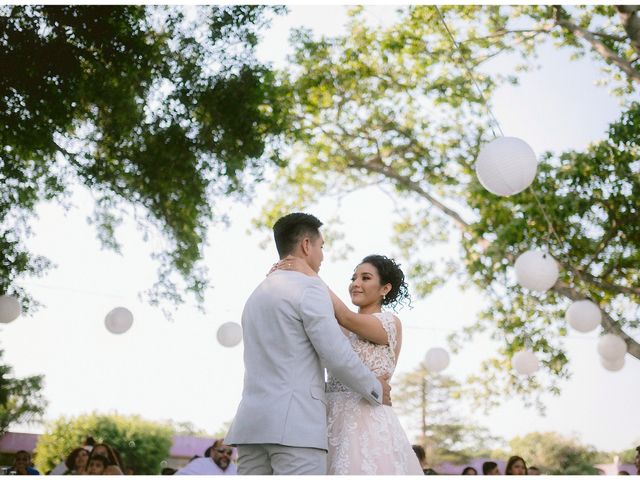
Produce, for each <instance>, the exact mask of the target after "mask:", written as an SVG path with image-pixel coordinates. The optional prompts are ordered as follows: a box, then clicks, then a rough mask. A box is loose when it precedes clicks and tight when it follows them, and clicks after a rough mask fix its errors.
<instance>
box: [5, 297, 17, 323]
mask: <svg viewBox="0 0 640 480" xmlns="http://www.w3.org/2000/svg"><path fill="white" fill-rule="evenodd" d="M21 313H22V305H20V300H18V299H17V298H16V297H14V296H13V295H2V296H0V323H10V322H13V321H14V320H15V319H16V318H18V317H19V316H20V314H21Z"/></svg>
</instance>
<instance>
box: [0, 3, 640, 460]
mask: <svg viewBox="0 0 640 480" xmlns="http://www.w3.org/2000/svg"><path fill="white" fill-rule="evenodd" d="M290 10H291V11H290V13H289V15H288V16H286V17H281V18H276V19H275V20H274V21H273V24H272V28H271V30H270V31H269V32H267V33H265V34H264V35H263V37H264V38H263V41H262V43H261V44H260V46H259V50H258V54H259V56H260V58H261V59H263V60H265V61H271V62H273V63H274V65H276V66H283V65H284V64H285V55H286V53H287V52H290V47H289V46H288V42H287V39H288V34H289V31H290V29H291V28H292V27H298V26H302V25H304V26H307V27H309V28H312V29H313V30H314V31H315V32H322V33H325V34H328V35H333V34H339V33H340V32H341V31H342V29H343V25H344V23H345V21H346V16H345V7H343V6H340V5H332V6H323V7H309V6H299V7H290ZM367 12H368V13H367V15H368V17H369V20H370V21H371V22H374V23H375V22H378V23H385V22H387V23H388V22H389V21H391V20H392V19H393V8H390V7H381V6H376V7H368V9H367ZM502 62H503V63H499V62H498V63H496V64H495V65H493V66H492V68H496V69H502V68H508V67H509V64H508V61H507V60H505V61H502ZM540 63H541V64H542V67H541V68H540V69H538V70H535V71H533V72H530V73H527V74H524V75H523V76H522V77H521V82H520V85H518V86H504V87H501V88H500V89H499V90H498V91H497V92H496V95H495V97H494V100H493V113H494V115H495V116H496V117H497V119H498V121H499V122H500V125H501V127H502V129H503V131H504V133H505V135H509V136H517V137H520V138H522V139H524V140H525V141H527V143H529V144H530V145H531V146H532V147H533V149H534V151H535V152H536V153H538V154H540V153H542V152H543V151H545V150H555V151H559V150H563V149H568V148H576V149H581V148H584V147H585V146H586V145H588V143H589V142H591V141H595V140H597V139H599V138H602V136H603V135H604V131H605V128H606V125H607V123H608V122H610V121H611V120H613V119H615V118H616V117H617V115H618V112H619V109H620V107H619V105H618V103H617V100H616V99H615V98H613V97H611V96H610V95H609V94H608V92H607V89H606V88H604V87H596V86H595V85H594V83H595V81H596V80H597V79H598V78H599V77H600V74H599V72H598V70H597V67H596V66H595V65H594V64H592V63H591V62H589V61H588V60H584V59H583V60H581V61H578V62H571V61H569V52H566V51H558V50H556V49H554V48H551V47H548V48H545V49H543V51H542V52H541V54H540ZM268 195H269V189H268V186H267V185H264V186H261V187H259V188H258V189H257V191H256V196H255V198H254V200H253V201H252V202H251V203H234V202H231V201H230V200H221V201H220V202H219V203H218V205H217V208H219V209H224V210H227V211H228V214H229V217H230V218H231V225H230V226H229V227H228V228H227V227H224V226H223V225H219V224H216V225H214V226H212V227H211V229H210V232H209V246H208V247H207V248H206V249H205V260H206V264H207V266H208V267H209V269H210V272H211V284H212V286H213V288H212V289H210V290H209V291H208V292H207V295H206V300H205V309H206V313H201V312H199V311H198V310H197V309H196V308H194V307H193V306H185V307H181V308H179V309H178V310H177V312H176V313H175V315H174V319H173V320H172V321H170V320H167V319H166V318H165V317H164V316H163V314H162V313H161V311H160V310H159V309H157V308H154V307H151V306H149V305H147V304H145V303H143V302H140V301H139V300H138V293H139V292H141V291H143V290H145V289H147V288H149V287H150V286H151V285H152V284H153V282H154V281H155V264H154V262H153V261H152V260H151V258H150V253H151V252H152V251H153V250H154V249H157V248H158V247H159V246H160V245H162V242H163V240H162V238H161V237H160V235H158V234H153V233H152V234H151V236H150V238H149V239H148V241H147V242H145V241H143V239H142V234H141V232H139V231H138V230H137V229H136V226H135V224H134V222H132V221H125V223H124V224H123V225H122V227H121V228H120V230H119V231H118V232H117V238H118V239H119V240H120V241H121V243H122V244H123V249H122V255H118V254H115V253H113V252H110V251H104V250H101V249H100V247H99V244H98V241H97V240H96V238H95V230H94V229H93V227H92V226H90V225H88V224H87V221H86V218H87V217H89V216H90V215H91V211H92V204H93V197H92V195H91V192H89V191H87V190H86V189H84V188H82V187H78V188H76V189H75V190H74V194H73V196H72V198H71V199H70V202H71V203H72V206H71V207H70V208H69V209H68V210H66V209H65V208H63V207H62V206H61V205H59V204H57V203H42V204H41V205H39V207H38V209H37V214H38V219H37V220H35V221H34V223H33V232H34V235H33V236H32V237H31V238H30V239H29V240H28V245H29V247H30V248H31V249H32V250H33V251H34V252H37V253H39V254H42V255H45V256H47V257H48V258H50V259H51V260H52V261H53V262H54V263H55V264H56V265H57V268H55V269H53V270H51V271H50V272H49V273H48V274H47V275H46V276H45V277H44V278H37V279H28V280H25V281H24V282H23V283H22V284H23V286H25V287H26V288H28V289H29V290H30V291H31V292H32V293H33V294H34V295H35V296H36V298H37V299H38V300H40V301H41V302H42V303H43V304H44V305H45V307H43V308H42V309H41V310H40V311H38V312H37V313H35V314H34V315H33V316H29V317H26V316H23V317H20V318H18V319H17V320H16V321H14V322H12V323H11V324H8V325H2V326H0V347H1V348H4V350H5V360H6V361H7V362H8V363H9V364H10V365H12V366H13V367H14V371H15V373H16V374H17V375H18V376H25V375H32V374H44V375H45V388H44V392H43V393H44V396H45V397H46V398H47V399H48V400H49V407H48V410H47V415H46V418H47V419H48V420H52V419H55V418H58V417H59V416H61V415H65V416H77V415H79V414H84V413H90V412H93V411H95V412H100V413H113V412H119V413H122V414H138V415H141V416H142V417H144V418H146V419H150V420H167V419H172V420H174V421H177V422H191V423H192V424H193V425H194V426H195V427H196V428H198V429H202V430H205V431H207V432H210V433H213V432H216V431H218V430H219V429H220V427H221V426H222V425H223V424H224V423H225V422H228V421H229V420H231V419H232V418H233V415H234V413H235V410H236V407H237V405H238V402H239V400H240V396H241V391H242V378H243V366H242V351H243V349H242V345H239V346H237V347H234V348H225V347H222V346H221V345H219V344H218V343H217V341H216V330H217V328H218V327H219V326H220V325H221V324H223V323H225V322H228V321H237V322H239V321H240V316H241V312H242V307H243V304H244V301H245V300H246V298H247V297H248V296H249V295H250V293H251V291H252V290H253V289H254V288H255V286H256V285H257V284H258V283H259V282H260V281H261V280H262V279H263V278H264V276H265V274H266V273H267V271H268V270H269V267H270V265H271V264H272V263H273V262H274V261H275V260H276V255H275V248H274V246H273V243H272V242H267V248H266V249H262V248H260V246H259V244H260V243H261V242H262V241H263V240H264V239H265V237H266V235H267V234H266V233H265V232H256V231H253V230H252V229H251V226H250V220H251V218H252V217H253V215H255V212H256V211H257V210H258V209H259V207H260V206H261V205H263V204H264V202H265V200H266V198H268ZM309 211H310V213H313V214H315V215H317V216H318V217H319V218H321V219H323V218H329V217H330V216H333V214H334V212H335V211H338V213H339V215H340V217H341V220H342V222H343V225H344V229H343V231H344V233H345V237H346V239H347V240H348V242H349V243H350V244H351V245H352V246H353V247H354V251H353V252H352V253H350V254H349V255H348V257H347V259H345V260H337V259H334V258H332V255H331V252H330V251H329V252H325V254H326V255H325V261H324V263H323V266H322V270H321V275H322V277H323V278H324V280H325V281H326V282H327V283H328V284H329V285H330V286H332V287H333V289H334V291H336V292H337V293H338V294H340V295H341V296H342V297H343V299H344V300H348V297H347V295H346V288H347V284H348V281H349V278H350V276H351V272H352V269H353V267H354V266H355V265H356V264H357V262H358V261H359V259H361V258H362V257H364V256H365V255H367V254H369V253H373V252H376V253H384V254H389V253H390V252H392V251H393V250H394V248H393V246H392V245H391V244H390V242H389V238H390V234H391V225H392V221H393V205H392V202H391V200H390V199H389V198H388V197H387V196H386V195H385V194H384V193H382V192H381V191H379V190H377V189H375V188H369V189H367V190H364V191H359V192H355V193H353V194H351V195H349V196H347V197H346V198H344V199H342V200H341V201H340V203H338V202H337V201H336V200H335V199H323V200H322V201H320V202H319V203H318V204H316V205H312V206H310V208H309ZM449 248H450V249H453V250H454V251H455V249H456V246H455V243H452V245H451V246H450V247H449ZM439 253H442V252H433V255H438V254H439ZM482 305H483V298H482V295H481V294H480V293H478V292H468V291H466V292H461V291H460V290H459V289H458V288H457V287H456V285H454V284H448V285H446V286H445V287H443V288H441V289H439V290H437V291H435V292H434V293H433V294H432V295H431V296H430V297H428V298H426V299H424V300H415V301H414V308H413V309H412V310H401V311H400V312H399V316H400V318H401V319H402V321H403V325H404V327H403V328H404V330H405V335H404V345H403V350H402V353H401V355H400V359H399V362H398V366H397V370H396V372H397V373H402V372H406V371H409V370H412V369H413V368H415V367H416V366H417V365H418V364H419V363H420V362H421V361H422V359H423V358H424V355H425V353H426V351H427V350H428V349H429V348H431V347H434V346H443V347H446V337H447V336H448V335H449V334H450V333H451V332H453V331H455V330H457V329H460V328H462V327H463V326H465V325H469V324H472V323H473V322H474V318H475V315H476V314H477V312H478V311H479V309H480V308H481V306H482ZM117 306H124V307H127V308H129V309H130V310H131V311H132V312H133V314H134V319H135V320H134V324H133V326H132V328H131V329H130V330H129V331H128V332H127V333H126V334H123V335H112V334H110V333H109V332H108V331H107V330H106V329H105V328H104V316H105V315H106V314H107V313H108V312H109V311H110V310H111V309H112V308H114V307H117ZM597 336H598V334H597V332H592V333H589V334H577V333H572V334H570V335H569V337H568V338H567V339H566V346H567V351H568V356H569V358H570V360H571V368H572V370H573V376H572V378H571V379H570V380H568V381H566V382H564V383H563V384H562V385H561V387H562V394H561V396H559V397H551V396H547V397H545V398H546V405H547V415H546V416H545V417H542V416H540V415H539V414H538V413H537V412H536V411H535V410H533V409H527V408H525V407H524V405H523V403H522V401H521V400H520V399H518V398H505V399H504V402H503V404H502V405H501V406H500V407H498V408H497V409H495V410H494V411H493V412H491V413H490V414H487V415H485V414H482V413H478V412H475V413H474V415H473V417H472V420H473V422H475V423H478V424H480V425H484V426H486V427H488V428H489V429H490V431H491V432H492V433H493V434H494V435H498V436H501V437H503V438H505V439H510V438H513V437H514V436H518V435H523V434H525V433H527V432H532V431H550V430H553V431H557V432H559V433H562V434H565V435H576V436H577V438H578V439H579V440H580V441H582V442H584V443H586V444H590V445H593V446H595V447H596V448H598V449H600V450H621V449H627V448H631V447H632V446H635V445H637V444H640V417H638V415H637V405H639V404H640V382H638V378H640V361H638V360H636V359H635V358H632V357H627V362H626V366H625V367H624V369H623V370H622V371H620V372H616V373H611V372H607V371H605V370H604V369H603V368H602V367H601V366H600V365H599V361H598V355H597V353H596V339H597ZM493 349H495V344H494V343H492V342H491V341H490V340H488V339H487V338H485V337H479V338H477V339H476V340H475V341H474V342H472V343H469V344H467V345H466V347H465V348H464V349H463V350H462V351H461V352H460V353H459V354H455V355H452V357H451V364H450V366H449V368H448V369H447V370H446V372H445V373H447V374H449V375H452V376H454V377H456V378H458V379H459V380H463V379H464V377H465V376H466V375H468V374H470V373H472V372H474V371H475V368H476V367H477V365H478V364H479V362H480V361H481V360H482V359H484V358H486V357H487V355H488V354H489V353H490V352H491V351H492V350H493ZM42 429H43V427H42V426H30V427H27V426H20V427H18V428H15V429H14V430H16V431H36V432H38V431H42Z"/></svg>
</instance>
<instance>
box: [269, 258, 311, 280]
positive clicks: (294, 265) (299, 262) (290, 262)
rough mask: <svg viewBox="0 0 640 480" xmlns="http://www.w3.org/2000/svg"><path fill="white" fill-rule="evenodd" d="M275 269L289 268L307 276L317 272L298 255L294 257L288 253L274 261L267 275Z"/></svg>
mask: <svg viewBox="0 0 640 480" xmlns="http://www.w3.org/2000/svg"><path fill="white" fill-rule="evenodd" d="M275 270H289V271H292V272H300V273H304V274H305V275H309V276H315V275H317V273H316V272H315V271H314V270H313V269H312V268H311V267H310V266H309V265H308V264H307V262H305V261H304V260H303V259H301V258H299V257H294V256H292V255H288V256H286V257H284V258H283V259H282V260H280V261H279V262H277V263H274V264H273V266H272V267H271V270H269V273H268V274H267V275H269V274H270V273H272V272H274V271H275Z"/></svg>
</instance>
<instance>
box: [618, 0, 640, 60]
mask: <svg viewBox="0 0 640 480" xmlns="http://www.w3.org/2000/svg"><path fill="white" fill-rule="evenodd" d="M616 10H618V13H619V14H620V20H622V26H623V27H624V31H625V32H627V35H628V36H629V40H631V46H632V47H633V49H634V50H635V51H636V52H638V53H640V17H638V15H637V13H638V10H640V6H638V5H616Z"/></svg>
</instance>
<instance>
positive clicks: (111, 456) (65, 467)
mask: <svg viewBox="0 0 640 480" xmlns="http://www.w3.org/2000/svg"><path fill="white" fill-rule="evenodd" d="M413 450H414V452H415V453H416V456H417V457H418V460H420V464H421V465H422V468H423V472H424V474H425V475H438V474H439V472H437V471H436V470H435V469H434V468H432V467H430V466H429V463H428V460H427V458H426V453H425V450H424V448H423V447H422V446H420V445H413ZM236 460H237V454H236V451H235V449H234V448H233V447H231V446H229V445H225V444H224V443H223V440H222V439H216V440H214V441H213V444H212V445H211V446H209V447H208V448H207V449H206V450H205V451H204V452H203V453H202V456H200V455H195V456H193V457H192V458H191V459H190V460H189V462H188V463H187V464H186V465H185V466H184V467H182V468H179V469H176V468H169V467H166V466H165V467H162V466H161V469H159V471H158V473H160V474H162V475H235V474H236V473H237V468H236ZM635 468H636V471H635V472H629V471H626V470H620V471H619V473H618V474H619V475H632V474H636V475H640V445H638V446H637V447H636V456H635ZM4 473H5V474H7V475H40V474H41V472H39V471H38V470H37V469H36V468H34V466H33V463H32V454H31V452H27V451H25V450H21V451H18V452H16V454H15V460H14V464H13V466H12V467H11V468H10V469H8V470H7V471H5V472H4ZM135 473H136V472H135V471H133V470H132V469H131V468H127V467H126V465H124V463H123V461H122V458H121V455H120V453H119V452H118V451H117V450H116V449H115V448H113V447H112V446H110V445H109V444H106V443H96V442H95V441H94V439H93V438H92V437H87V439H86V441H85V442H84V444H83V445H79V446H77V447H76V448H74V449H73V450H71V451H70V452H69V453H68V454H67V456H66V459H65V460H64V461H63V462H61V463H60V464H59V465H57V466H56V467H55V468H53V469H52V470H51V471H48V472H46V475H134V474H135ZM545 473H546V472H544V471H541V470H540V469H539V468H538V467H536V466H533V465H531V466H528V465H527V462H526V460H525V459H524V458H523V457H521V456H518V455H513V456H511V457H510V458H509V459H508V460H507V462H506V464H505V467H504V471H501V469H500V466H499V464H498V462H495V461H486V462H484V463H483V464H482V469H481V471H478V470H477V469H476V468H474V467H472V466H466V467H464V468H462V470H461V471H460V473H459V474H460V475H544V474H545Z"/></svg>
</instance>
